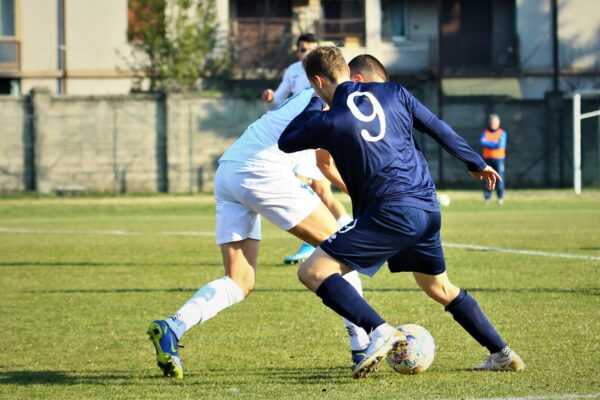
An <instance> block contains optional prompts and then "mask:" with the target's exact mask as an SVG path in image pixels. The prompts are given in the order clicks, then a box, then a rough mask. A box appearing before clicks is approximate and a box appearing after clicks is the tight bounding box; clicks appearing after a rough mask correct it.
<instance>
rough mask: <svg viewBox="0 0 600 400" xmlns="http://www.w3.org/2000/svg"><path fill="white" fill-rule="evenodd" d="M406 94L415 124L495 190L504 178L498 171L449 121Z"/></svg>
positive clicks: (474, 176)
mask: <svg viewBox="0 0 600 400" xmlns="http://www.w3.org/2000/svg"><path fill="white" fill-rule="evenodd" d="M402 90H403V91H404V89H402ZM404 95H405V99H406V101H407V106H408V108H409V109H410V110H411V111H412V114H413V126H414V127H415V128H416V129H417V130H419V131H421V132H423V133H425V134H427V135H429V136H431V137H432V138H433V139H435V141H436V142H438V143H439V144H440V145H441V146H442V147H443V148H444V149H445V150H446V151H447V152H448V153H450V154H452V155H453V156H454V157H456V158H458V159H459V160H461V161H462V162H464V163H465V165H466V166H467V168H468V170H469V174H471V176H472V177H473V178H475V179H478V180H482V181H484V182H485V186H486V187H487V188H488V190H493V189H494V188H495V187H496V183H497V182H499V181H501V180H502V178H500V175H499V174H498V172H496V170H494V168H492V167H490V166H489V165H487V164H486V163H485V161H483V158H481V156H480V155H479V154H477V153H476V152H475V151H474V150H473V149H472V148H471V146H469V145H468V144H467V142H466V141H465V140H464V139H463V138H462V137H461V136H460V135H459V134H458V133H456V132H454V130H453V129H452V128H451V127H450V126H449V125H448V124H447V123H445V122H444V121H442V120H441V119H439V118H438V117H436V116H435V115H434V114H433V113H432V112H431V111H429V110H428V109H427V107H425V106H424V105H423V104H421V103H420V102H419V101H418V100H417V99H415V98H414V97H412V95H411V94H410V93H408V92H407V91H404Z"/></svg>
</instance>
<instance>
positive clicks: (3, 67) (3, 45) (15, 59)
mask: <svg viewBox="0 0 600 400" xmlns="http://www.w3.org/2000/svg"><path fill="white" fill-rule="evenodd" d="M20 53H21V43H20V42H19V41H18V40H16V39H14V38H6V37H0V71H7V70H8V71H18V70H19V69H20V67H21V65H20V64H21V62H20V60H21V54H20Z"/></svg>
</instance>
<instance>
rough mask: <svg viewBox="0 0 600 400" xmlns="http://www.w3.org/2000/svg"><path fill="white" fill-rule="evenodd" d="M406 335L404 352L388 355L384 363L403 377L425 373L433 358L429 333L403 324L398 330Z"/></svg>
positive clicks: (433, 351) (433, 343) (414, 326)
mask: <svg viewBox="0 0 600 400" xmlns="http://www.w3.org/2000/svg"><path fill="white" fill-rule="evenodd" d="M396 329H398V330H399V331H400V332H402V333H404V334H405V335H406V340H407V342H408V347H407V349H406V351H403V352H397V353H395V352H394V353H390V355H388V357H387V359H386V361H387V362H388V364H389V365H390V367H392V369H393V370H394V371H396V372H398V373H401V374H404V375H415V374H420V373H421V372H423V371H425V370H426V369H427V368H429V366H430V365H431V363H432V362H433V359H434V357H435V342H434V341H433V336H431V333H429V331H428V330H427V329H425V328H423V327H422V326H420V325H415V324H405V325H400V326H399V327H398V328H396Z"/></svg>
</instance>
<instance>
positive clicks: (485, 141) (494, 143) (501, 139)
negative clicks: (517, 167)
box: [480, 114, 506, 205]
mask: <svg viewBox="0 0 600 400" xmlns="http://www.w3.org/2000/svg"><path fill="white" fill-rule="evenodd" d="M480 142H481V147H482V148H483V152H482V156H483V159H484V160H485V162H486V164H487V165H489V166H491V167H492V168H494V169H495V170H496V171H498V173H499V174H500V176H501V177H502V180H501V181H500V182H498V183H497V184H496V190H497V191H498V192H497V193H498V204H499V205H502V204H504V185H505V183H504V159H505V158H506V131H504V130H503V129H502V128H500V117H499V116H498V114H490V117H489V126H488V129H486V130H485V131H483V133H482V134H481V140H480ZM483 195H484V198H485V204H489V203H490V200H491V198H492V192H491V191H490V190H488V189H487V188H486V187H485V186H484V188H483Z"/></svg>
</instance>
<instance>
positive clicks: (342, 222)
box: [337, 214, 353, 228]
mask: <svg viewBox="0 0 600 400" xmlns="http://www.w3.org/2000/svg"><path fill="white" fill-rule="evenodd" d="M352 221H353V220H352V217H351V216H349V215H348V214H344V215H342V216H341V217H339V218H338V219H337V223H338V226H339V227H340V228H341V227H343V226H346V225H348V224H349V223H350V222H352Z"/></svg>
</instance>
